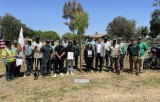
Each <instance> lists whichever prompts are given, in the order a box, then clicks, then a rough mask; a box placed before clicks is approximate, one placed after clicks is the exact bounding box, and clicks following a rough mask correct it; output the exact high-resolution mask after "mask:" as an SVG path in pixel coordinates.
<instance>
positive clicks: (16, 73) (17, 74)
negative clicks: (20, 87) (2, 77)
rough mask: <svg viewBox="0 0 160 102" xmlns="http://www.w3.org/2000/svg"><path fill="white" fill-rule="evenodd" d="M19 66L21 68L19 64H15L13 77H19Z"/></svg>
mask: <svg viewBox="0 0 160 102" xmlns="http://www.w3.org/2000/svg"><path fill="white" fill-rule="evenodd" d="M20 68H21V65H20V66H17V67H16V68H15V69H14V76H15V77H19V76H20Z"/></svg>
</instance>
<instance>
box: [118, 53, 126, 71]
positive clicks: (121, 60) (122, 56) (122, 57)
mask: <svg viewBox="0 0 160 102" xmlns="http://www.w3.org/2000/svg"><path fill="white" fill-rule="evenodd" d="M124 57H125V55H123V54H120V61H119V62H120V69H121V70H122V69H123V62H124Z"/></svg>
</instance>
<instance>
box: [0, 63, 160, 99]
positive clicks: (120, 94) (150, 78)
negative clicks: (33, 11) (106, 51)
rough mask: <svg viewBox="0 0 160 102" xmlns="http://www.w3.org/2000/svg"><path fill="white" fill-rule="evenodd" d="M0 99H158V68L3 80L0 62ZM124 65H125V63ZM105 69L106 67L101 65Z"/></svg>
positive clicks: (159, 80) (159, 86)
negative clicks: (77, 80) (79, 81)
mask: <svg viewBox="0 0 160 102" xmlns="http://www.w3.org/2000/svg"><path fill="white" fill-rule="evenodd" d="M0 65H1V67H0V75H1V76H0V102H159V101H160V74H159V73H160V71H159V70H145V72H144V73H143V74H141V75H140V76H136V75H134V74H130V73H127V72H123V73H122V74H121V75H119V76H118V75H116V74H115V73H109V72H105V71H103V72H102V73H99V72H97V73H94V72H92V73H85V72H81V73H80V72H78V71H77V72H75V74H74V75H73V76H72V75H68V76H67V75H65V76H64V77H62V76H58V77H57V78H53V76H48V77H46V79H42V77H41V76H40V77H39V79H38V80H36V81H35V80H33V79H34V78H33V76H29V77H21V78H18V79H15V80H13V81H11V82H6V80H5V76H4V74H5V68H4V66H3V64H2V62H1V63H0ZM125 68H128V64H127V63H126V66H125ZM104 69H105V68H104ZM75 78H89V79H90V80H91V82H90V83H89V84H75V83H74V82H73V81H74V79H75Z"/></svg>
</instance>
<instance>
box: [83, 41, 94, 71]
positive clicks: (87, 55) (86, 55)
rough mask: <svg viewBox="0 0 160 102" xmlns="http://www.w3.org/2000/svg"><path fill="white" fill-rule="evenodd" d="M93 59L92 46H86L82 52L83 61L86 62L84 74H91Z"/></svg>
mask: <svg viewBox="0 0 160 102" xmlns="http://www.w3.org/2000/svg"><path fill="white" fill-rule="evenodd" d="M93 59H94V50H93V48H92V44H88V45H87V47H86V49H85V50H84V60H85V62H86V72H91V69H92V65H93Z"/></svg>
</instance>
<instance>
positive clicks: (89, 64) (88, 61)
mask: <svg viewBox="0 0 160 102" xmlns="http://www.w3.org/2000/svg"><path fill="white" fill-rule="evenodd" d="M85 62H86V71H91V69H92V65H93V58H86V61H85Z"/></svg>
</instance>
